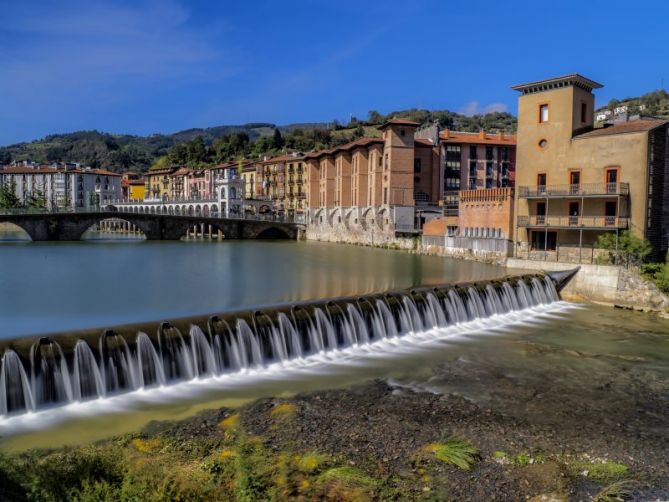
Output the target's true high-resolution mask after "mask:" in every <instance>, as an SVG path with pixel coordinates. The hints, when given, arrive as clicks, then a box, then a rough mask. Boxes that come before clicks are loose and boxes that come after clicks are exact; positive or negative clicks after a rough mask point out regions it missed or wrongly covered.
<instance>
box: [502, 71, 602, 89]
mask: <svg viewBox="0 0 669 502" xmlns="http://www.w3.org/2000/svg"><path fill="white" fill-rule="evenodd" d="M569 86H576V87H580V88H582V89H585V90H587V91H592V90H593V89H601V88H602V87H604V86H603V85H602V84H599V83H597V82H595V81H594V80H590V79H589V78H585V77H584V76H583V75H579V74H578V73H571V74H569V75H563V76H561V77H553V78H549V79H546V80H537V81H536V82H528V83H526V84H518V85H514V86H513V87H511V89H513V90H514V91H520V92H522V93H523V94H532V93H535V92H542V91H549V90H552V89H559V88H561V87H569Z"/></svg>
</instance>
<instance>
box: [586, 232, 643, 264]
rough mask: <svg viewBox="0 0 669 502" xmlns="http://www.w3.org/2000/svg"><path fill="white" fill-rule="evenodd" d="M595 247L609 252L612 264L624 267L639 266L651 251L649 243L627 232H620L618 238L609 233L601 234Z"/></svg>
mask: <svg viewBox="0 0 669 502" xmlns="http://www.w3.org/2000/svg"><path fill="white" fill-rule="evenodd" d="M595 245H596V247H598V248H600V249H605V250H607V251H609V255H610V258H611V261H612V262H613V263H615V264H618V265H625V266H626V267H629V266H630V265H639V264H640V263H641V262H642V261H644V260H645V259H646V258H647V257H648V255H649V254H650V252H651V251H652V247H651V245H650V242H648V241H647V240H646V239H642V238H640V237H637V236H635V235H634V234H632V232H630V231H629V230H625V231H623V232H621V233H620V235H618V237H616V234H614V233H611V232H609V233H606V234H602V235H600V236H599V237H598V238H597V243H596V244H595Z"/></svg>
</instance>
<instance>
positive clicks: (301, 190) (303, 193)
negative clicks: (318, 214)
mask: <svg viewBox="0 0 669 502" xmlns="http://www.w3.org/2000/svg"><path fill="white" fill-rule="evenodd" d="M285 186H286V188H285V192H284V193H285V195H284V207H285V208H286V210H287V211H288V213H289V214H296V215H299V214H303V213H304V211H305V210H306V208H307V167H306V163H305V160H304V157H295V158H294V159H293V160H289V161H287V162H286V175H285Z"/></svg>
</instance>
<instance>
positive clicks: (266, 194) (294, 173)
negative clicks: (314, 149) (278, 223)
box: [254, 152, 306, 216]
mask: <svg viewBox="0 0 669 502" xmlns="http://www.w3.org/2000/svg"><path fill="white" fill-rule="evenodd" d="M304 171H305V163H304V157H303V156H302V154H300V153H298V152H295V153H292V154H288V155H281V156H279V157H273V158H271V159H265V160H262V161H260V162H257V163H256V169H255V180H254V192H255V199H257V200H265V201H268V202H269V204H268V206H267V208H268V209H271V210H273V211H276V212H278V213H280V214H284V213H288V214H289V215H291V216H292V215H294V214H296V213H297V212H298V211H303V210H304V207H305V206H304V202H301V201H304V200H306V193H305V192H304V188H302V187H304V181H305V176H304ZM298 180H301V182H299V181H298ZM300 185H301V186H300ZM299 197H302V198H299Z"/></svg>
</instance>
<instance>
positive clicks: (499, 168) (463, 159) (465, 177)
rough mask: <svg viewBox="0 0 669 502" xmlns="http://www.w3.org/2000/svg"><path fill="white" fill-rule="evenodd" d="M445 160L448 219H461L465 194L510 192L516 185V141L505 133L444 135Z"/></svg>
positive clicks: (450, 133)
mask: <svg viewBox="0 0 669 502" xmlns="http://www.w3.org/2000/svg"><path fill="white" fill-rule="evenodd" d="M439 138H440V144H441V158H442V159H443V177H442V186H443V195H442V198H441V204H442V206H443V207H444V210H445V215H446V216H451V217H455V216H457V215H458V209H459V205H460V204H459V196H460V192H461V191H463V190H480V189H489V188H508V187H513V186H514V183H515V172H516V137H515V136H514V135H508V134H505V133H504V132H498V133H495V134H490V133H486V132H485V131H481V132H478V133H468V132H459V131H449V130H448V129H446V130H444V131H442V132H441V133H440V135H439Z"/></svg>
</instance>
